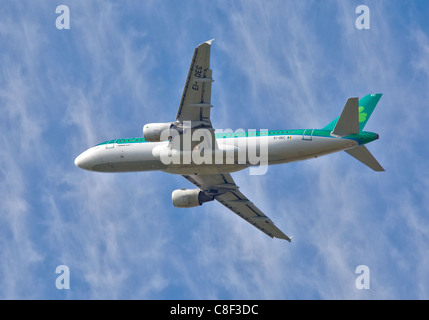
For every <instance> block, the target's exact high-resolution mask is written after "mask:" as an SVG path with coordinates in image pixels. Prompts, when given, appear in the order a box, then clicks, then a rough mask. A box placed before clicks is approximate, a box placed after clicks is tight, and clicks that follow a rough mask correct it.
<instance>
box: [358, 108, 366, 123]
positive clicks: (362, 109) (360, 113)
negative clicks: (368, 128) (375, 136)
mask: <svg viewBox="0 0 429 320" xmlns="http://www.w3.org/2000/svg"><path fill="white" fill-rule="evenodd" d="M364 110H365V108H364V107H359V122H364V121H365V120H366V116H367V115H368V114H367V113H365V112H363V111H364Z"/></svg>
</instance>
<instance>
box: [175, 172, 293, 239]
mask: <svg viewBox="0 0 429 320" xmlns="http://www.w3.org/2000/svg"><path fill="white" fill-rule="evenodd" d="M183 177H185V178H186V179H187V180H189V181H190V182H191V183H193V184H194V185H196V186H197V187H198V188H200V189H201V190H202V191H204V192H205V193H207V194H209V195H212V196H213V197H214V198H215V199H216V200H217V201H219V202H220V203H222V204H223V205H224V206H225V207H227V208H228V209H230V210H231V211H233V212H234V213H236V214H237V215H238V216H240V217H241V218H243V219H244V220H246V221H247V222H249V223H250V224H252V225H253V226H255V227H256V228H258V229H259V230H261V231H262V232H264V233H265V234H267V235H268V236H270V237H271V238H280V239H285V240H287V241H289V242H290V241H291V238H289V237H288V236H287V235H285V234H284V233H283V232H282V231H281V230H280V229H279V228H277V227H276V226H275V225H274V223H273V222H272V221H271V220H270V218H268V217H267V216H266V215H265V214H264V213H263V212H262V211H261V210H259V209H258V208H257V207H256V206H255V205H254V204H253V203H252V202H251V201H250V200H249V199H247V198H246V196H245V195H243V194H242V193H241V192H240V191H239V190H238V188H239V187H238V186H237V185H236V184H235V182H234V180H233V179H232V177H231V175H230V174H229V173H224V174H213V175H183Z"/></svg>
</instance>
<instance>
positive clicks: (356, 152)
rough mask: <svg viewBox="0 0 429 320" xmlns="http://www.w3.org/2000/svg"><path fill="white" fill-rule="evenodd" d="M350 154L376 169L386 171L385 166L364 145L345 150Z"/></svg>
mask: <svg viewBox="0 0 429 320" xmlns="http://www.w3.org/2000/svg"><path fill="white" fill-rule="evenodd" d="M345 151H346V152H347V153H348V154H349V155H351V156H352V157H354V158H356V159H357V160H359V161H360V162H362V163H363V164H364V165H366V166H368V167H370V168H371V169H372V170H374V171H385V170H384V169H383V167H382V166H381V165H380V164H379V163H378V161H377V160H376V159H375V158H374V156H373V155H372V154H371V152H369V150H368V149H367V148H366V147H365V146H364V145H362V146H360V147H357V148H353V149H349V150H345Z"/></svg>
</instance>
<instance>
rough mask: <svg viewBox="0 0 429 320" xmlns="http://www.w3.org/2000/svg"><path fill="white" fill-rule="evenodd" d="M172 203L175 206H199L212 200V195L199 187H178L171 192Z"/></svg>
mask: <svg viewBox="0 0 429 320" xmlns="http://www.w3.org/2000/svg"><path fill="white" fill-rule="evenodd" d="M171 198H172V200H173V205H174V206H175V207H177V208H192V207H197V206H201V205H202V204H203V203H204V202H208V201H213V200H214V197H212V196H210V195H208V194H206V193H205V192H203V191H201V190H200V189H179V190H174V191H173V193H172V194H171Z"/></svg>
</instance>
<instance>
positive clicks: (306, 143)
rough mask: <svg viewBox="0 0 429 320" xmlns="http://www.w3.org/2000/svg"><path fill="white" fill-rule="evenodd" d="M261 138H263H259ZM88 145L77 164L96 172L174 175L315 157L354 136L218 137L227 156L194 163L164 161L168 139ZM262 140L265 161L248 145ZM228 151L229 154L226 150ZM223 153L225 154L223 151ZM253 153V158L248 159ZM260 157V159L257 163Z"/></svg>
mask: <svg viewBox="0 0 429 320" xmlns="http://www.w3.org/2000/svg"><path fill="white" fill-rule="evenodd" d="M262 140H263V141H262ZM117 141H118V142H114V143H104V144H100V145H97V146H95V147H92V148H89V149H88V150H86V151H85V152H83V153H82V154H80V155H79V156H78V157H77V158H76V160H75V164H76V166H78V167H80V168H83V169H86V170H91V171H98V172H132V171H153V170H161V171H165V172H168V173H174V174H200V175H201V174H218V173H228V172H234V171H238V170H242V169H244V168H247V167H251V166H260V165H265V164H268V165H271V164H280V163H287V162H292V161H299V160H305V159H309V158H316V157H318V156H322V155H325V154H329V153H333V152H337V151H341V150H346V149H350V148H354V147H356V146H357V145H358V144H359V143H358V142H357V141H355V140H353V139H347V138H336V137H332V136H311V137H307V138H306V137H305V136H303V135H271V136H265V137H259V136H258V137H232V138H217V139H216V141H217V145H218V149H219V150H223V151H224V152H225V153H226V154H228V155H229V156H223V157H220V158H216V160H215V158H214V156H213V158H212V161H205V162H203V163H201V161H200V162H199V163H195V161H194V159H193V158H192V159H191V161H186V162H183V161H180V162H179V163H174V162H173V163H167V162H166V161H165V159H161V157H160V154H159V153H160V152H159V150H167V149H168V145H169V142H168V141H165V142H146V141H144V142H142V139H138V138H136V139H122V140H119V139H118V140H117ZM262 142H263V143H265V145H266V146H267V147H266V149H265V150H267V152H265V154H266V160H265V161H263V156H262V154H263V153H264V152H262V149H261V148H259V147H257V148H256V152H255V148H254V147H253V148H252V147H250V146H254V145H255V144H256V145H257V146H259V143H262ZM228 152H229V153H228ZM225 153H224V154H225ZM252 153H253V154H254V156H256V158H255V157H253V158H254V160H253V161H252V159H249V158H250V155H251V154H252ZM258 156H259V159H261V161H259V162H257V161H255V159H256V160H257V159H258Z"/></svg>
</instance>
